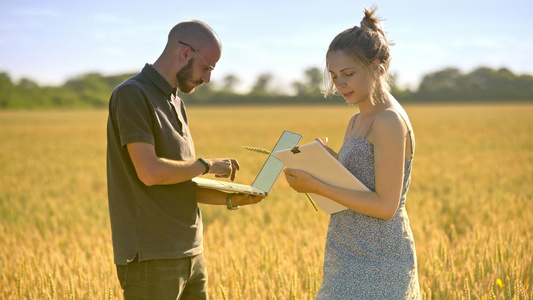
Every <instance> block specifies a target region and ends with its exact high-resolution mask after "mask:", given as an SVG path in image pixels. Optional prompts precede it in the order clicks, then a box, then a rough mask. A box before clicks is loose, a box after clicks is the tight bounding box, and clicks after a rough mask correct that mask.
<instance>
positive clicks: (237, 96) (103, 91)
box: [0, 67, 533, 109]
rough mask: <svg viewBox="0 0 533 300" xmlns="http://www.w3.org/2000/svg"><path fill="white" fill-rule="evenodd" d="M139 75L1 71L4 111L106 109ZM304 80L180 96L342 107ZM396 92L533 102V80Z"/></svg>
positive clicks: (444, 78)
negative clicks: (58, 76)
mask: <svg viewBox="0 0 533 300" xmlns="http://www.w3.org/2000/svg"><path fill="white" fill-rule="evenodd" d="M133 75H135V74H133V73H128V74H120V75H114V76H104V75H101V74H99V73H87V74H84V75H81V76H78V77H75V78H72V79H69V80H67V81H66V82H65V83H64V84H62V85H61V86H39V85H38V84H37V83H36V82H35V81H33V80H31V79H28V78H22V79H20V80H18V81H17V82H13V80H12V79H11V77H10V76H9V74H7V73H5V72H0V109H43V108H103V107H107V104H108V101H109V96H110V94H111V91H112V90H113V89H114V88H115V87H116V86H117V85H118V84H120V83H121V82H123V81H125V80H126V79H128V78H129V77H131V76H133ZM303 78H304V80H303V81H295V82H293V83H292V89H293V93H290V94H289V93H287V92H286V91H281V90H277V89H275V88H273V81H274V75H272V74H271V73H264V74H260V75H259V76H258V77H257V80H256V81H255V83H254V84H253V86H252V87H251V89H250V91H249V92H247V93H242V92H237V91H236V87H237V86H238V84H239V83H240V79H239V78H238V77H237V76H235V75H233V74H230V75H227V76H225V77H224V78H223V79H222V80H221V82H211V83H210V84H207V85H204V86H201V87H198V88H197V91H196V92H195V93H193V94H189V95H184V94H180V96H181V97H182V98H184V100H185V101H186V102H187V105H205V104H221V105H222V104H232V105H235V104H246V105H251V104H258V105H264V104H339V103H344V100H343V99H342V98H341V97H340V96H333V97H329V98H328V99H324V97H323V96H322V94H321V87H322V79H323V73H322V71H321V70H320V69H319V68H316V67H311V68H309V69H307V70H305V72H304V74H303ZM391 92H392V94H393V95H394V96H395V97H396V98H397V99H398V100H399V101H400V102H416V103H433V102H455V103H457V102H464V103H471V102H489V101H490V102H496V101H528V102H530V101H533V76H532V75H529V74H521V75H517V74H514V73H513V72H511V71H510V70H509V69H507V68H500V69H492V68H488V67H479V68H476V69H474V70H472V71H470V72H468V73H463V72H462V71H461V70H459V69H457V68H445V69H442V70H439V71H436V72H432V73H429V74H426V75H424V76H423V77H422V80H421V82H420V84H419V86H418V87H417V89H415V90H410V89H408V88H406V89H402V88H400V87H398V85H397V84H396V81H395V78H394V76H391Z"/></svg>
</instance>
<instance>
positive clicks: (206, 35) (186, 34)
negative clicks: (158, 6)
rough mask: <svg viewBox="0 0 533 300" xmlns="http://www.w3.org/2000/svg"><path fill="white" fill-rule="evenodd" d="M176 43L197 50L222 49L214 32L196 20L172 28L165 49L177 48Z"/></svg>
mask: <svg viewBox="0 0 533 300" xmlns="http://www.w3.org/2000/svg"><path fill="white" fill-rule="evenodd" d="M178 41H182V42H186V43H188V44H191V45H194V47H195V48H197V49H203V48H206V47H209V48H210V47H218V48H219V49H222V43H221V42H220V39H219V38H218V36H217V34H216V33H215V31H214V30H213V29H212V28H211V27H209V25H207V24H205V23H204V22H202V21H197V20H192V21H185V22H181V23H179V24H178V25H176V26H174V28H172V29H171V30H170V33H169V34H168V42H167V46H166V48H168V49H169V50H170V49H173V48H175V47H177V46H178Z"/></svg>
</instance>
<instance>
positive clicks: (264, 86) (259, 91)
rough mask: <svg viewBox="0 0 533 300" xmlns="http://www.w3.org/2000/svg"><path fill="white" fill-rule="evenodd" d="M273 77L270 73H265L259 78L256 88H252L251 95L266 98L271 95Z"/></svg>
mask: <svg viewBox="0 0 533 300" xmlns="http://www.w3.org/2000/svg"><path fill="white" fill-rule="evenodd" d="M272 78H273V75H272V74H270V73H263V74H261V75H259V76H258V77H257V81H256V82H255V84H254V86H253V87H252V90H251V91H250V95H255V96H266V95H268V94H269V93H270V91H271V90H270V83H271V81H272Z"/></svg>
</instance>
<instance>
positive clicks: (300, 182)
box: [283, 169, 319, 193]
mask: <svg viewBox="0 0 533 300" xmlns="http://www.w3.org/2000/svg"><path fill="white" fill-rule="evenodd" d="M283 173H285V178H286V179H287V182H288V183H289V185H290V186H291V188H293V189H294V190H295V191H297V192H298V193H314V192H316V188H317V183H319V181H318V180H317V179H316V178H315V177H313V176H311V174H309V173H307V172H304V171H300V170H295V169H284V170H283Z"/></svg>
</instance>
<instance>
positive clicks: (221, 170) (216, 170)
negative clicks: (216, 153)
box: [207, 158, 240, 181]
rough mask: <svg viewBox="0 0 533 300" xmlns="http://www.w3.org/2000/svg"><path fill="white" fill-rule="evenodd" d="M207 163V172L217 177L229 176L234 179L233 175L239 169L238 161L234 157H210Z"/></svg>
mask: <svg viewBox="0 0 533 300" xmlns="http://www.w3.org/2000/svg"><path fill="white" fill-rule="evenodd" d="M207 162H208V163H209V174H214V175H215V177H217V178H230V179H231V181H233V180H235V175H236V173H237V171H238V170H239V169H240V166H239V162H238V161H237V160H236V159H234V158H211V159H207Z"/></svg>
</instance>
